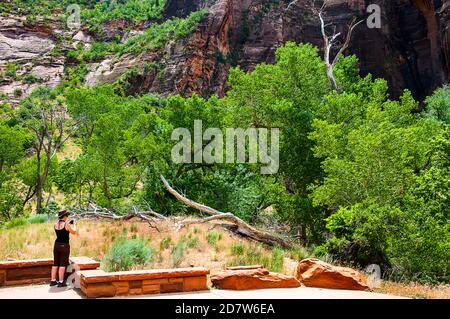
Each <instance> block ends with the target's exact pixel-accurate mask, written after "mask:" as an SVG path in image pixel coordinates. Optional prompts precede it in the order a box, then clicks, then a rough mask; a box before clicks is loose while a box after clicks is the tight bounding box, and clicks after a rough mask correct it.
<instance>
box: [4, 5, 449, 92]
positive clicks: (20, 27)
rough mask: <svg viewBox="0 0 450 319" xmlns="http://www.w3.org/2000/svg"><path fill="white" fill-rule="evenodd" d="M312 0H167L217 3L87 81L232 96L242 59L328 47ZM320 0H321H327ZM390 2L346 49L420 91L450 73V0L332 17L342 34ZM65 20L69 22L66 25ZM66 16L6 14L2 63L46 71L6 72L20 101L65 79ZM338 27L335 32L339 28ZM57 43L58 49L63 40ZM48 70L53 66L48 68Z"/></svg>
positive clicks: (393, 82)
mask: <svg viewBox="0 0 450 319" xmlns="http://www.w3.org/2000/svg"><path fill="white" fill-rule="evenodd" d="M309 2H310V1H308V0H296V1H295V0H294V1H293V0H167V2H166V7H165V10H164V17H165V18H166V19H168V18H172V17H186V16H187V15H189V14H190V13H191V12H194V11H197V10H200V9H204V8H205V9H207V11H208V14H207V15H206V16H205V17H204V18H203V20H202V21H201V22H200V24H199V25H198V27H197V29H196V31H195V32H194V33H193V34H191V35H190V36H188V37H187V38H185V39H179V40H176V41H169V43H167V44H166V46H165V47H163V48H160V49H152V50H149V51H146V52H144V53H143V54H140V55H139V56H130V55H124V56H121V57H117V56H110V57H107V58H105V60H104V61H96V63H92V64H91V65H89V73H88V75H87V76H86V84H87V85H95V84H96V83H112V82H114V81H116V80H117V79H118V78H119V77H122V76H124V75H126V73H127V72H128V71H129V70H131V69H132V68H137V70H133V72H132V74H133V76H131V77H130V78H129V79H126V81H125V82H126V83H127V86H126V88H125V89H126V93H127V94H135V93H145V92H149V93H157V94H161V95H163V96H167V95H169V94H178V93H179V94H182V95H185V96H189V95H191V94H193V93H198V94H200V95H202V96H205V97H207V96H210V95H212V94H217V95H219V96H221V95H224V94H225V92H226V90H227V89H228V87H227V79H228V72H229V69H230V68H231V67H234V66H237V65H239V66H240V67H241V68H242V69H244V70H247V71H248V70H252V69H253V68H254V67H255V65H256V64H258V63H261V62H268V63H273V62H274V61H275V51H276V49H277V48H278V47H279V46H281V45H282V44H283V43H285V42H286V41H295V42H298V43H302V42H309V43H312V44H314V45H315V46H317V47H319V48H321V47H322V41H323V40H322V36H321V33H320V28H319V23H318V18H317V17H316V16H315V15H314V14H313V12H312V11H311V8H310V7H308V3H309ZM319 2H320V1H319ZM370 4H377V5H379V7H380V8H381V28H379V29H377V28H373V29H370V28H369V27H368V26H367V24H366V23H362V24H361V25H359V26H358V28H357V29H356V30H355V32H354V35H353V38H352V41H351V45H350V47H349V50H348V52H346V54H347V55H348V54H356V55H357V56H358V58H359V59H360V64H359V67H360V70H361V74H362V75H366V74H367V73H371V74H373V75H374V77H381V78H385V79H386V80H387V81H388V82H389V86H390V89H391V93H392V97H393V98H396V97H398V96H400V95H401V93H402V91H403V89H405V88H406V89H409V90H410V91H411V92H412V93H413V95H414V96H415V97H416V98H418V99H423V98H424V97H425V96H426V95H429V94H431V93H432V91H433V90H434V89H435V88H436V87H438V86H440V85H442V84H443V83H446V82H449V81H450V0H392V1H386V0H329V6H328V7H327V9H326V20H327V23H331V24H333V25H335V26H336V32H341V34H342V35H341V39H340V40H342V37H343V36H344V35H345V34H346V32H347V25H348V23H349V22H350V21H351V19H352V18H353V17H357V18H358V19H365V18H367V16H368V13H367V12H366V8H367V7H368V6H369V5H370ZM149 23H150V22H148V23H141V24H139V25H135V24H133V23H132V22H130V21H128V22H127V21H125V20H123V19H117V20H114V21H110V22H108V23H107V24H105V25H104V27H105V32H104V34H103V35H99V37H100V38H95V35H94V34H89V32H87V31H86V30H83V31H80V32H78V33H76V34H70V35H69V36H68V38H70V41H68V42H69V44H70V48H71V49H73V46H74V45H76V44H77V43H84V44H85V47H86V48H89V46H90V45H91V44H92V43H93V42H96V41H110V40H111V39H113V38H116V37H119V38H120V39H121V40H122V41H126V39H128V38H129V37H130V36H131V35H133V34H136V33H141V32H143V30H144V29H145V28H146V27H147V26H148V25H149ZM60 27H61V26H60ZM57 28H58V23H57V22H56V21H55V23H53V24H52V23H50V24H47V25H39V24H37V25H28V24H27V22H26V19H25V18H17V17H0V71H3V70H4V67H5V64H6V62H13V63H17V64H18V65H19V66H20V68H19V70H18V73H19V74H20V73H23V74H28V73H30V72H31V70H33V74H35V75H39V76H37V77H38V80H39V81H38V83H34V82H33V83H29V82H27V83H24V82H23V81H19V80H17V79H15V78H8V77H5V76H3V78H0V92H2V93H6V94H7V95H8V96H9V97H10V98H11V99H13V100H14V99H16V100H18V99H19V98H20V97H21V95H22V94H19V93H21V92H22V93H24V94H23V95H25V94H27V93H29V92H30V91H31V90H32V89H33V88H34V87H36V86H37V85H38V84H44V85H50V86H55V85H57V84H58V83H59V82H60V79H61V75H62V73H63V69H64V66H65V65H70V64H71V61H66V60H65V58H64V56H63V55H62V54H60V53H55V52H54V51H58V50H54V49H61V48H60V47H58V36H59V35H61V33H64V32H63V31H59V30H57ZM331 29H332V28H331V27H330V30H329V32H331ZM55 46H56V48H55ZM44 68H45V69H46V70H45V72H43V70H44Z"/></svg>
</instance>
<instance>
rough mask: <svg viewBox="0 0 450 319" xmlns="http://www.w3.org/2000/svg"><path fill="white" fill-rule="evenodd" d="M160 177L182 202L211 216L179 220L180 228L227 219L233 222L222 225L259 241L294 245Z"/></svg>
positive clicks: (269, 243) (281, 245) (178, 225)
mask: <svg viewBox="0 0 450 319" xmlns="http://www.w3.org/2000/svg"><path fill="white" fill-rule="evenodd" d="M160 178H161V181H162V182H163V184H164V187H165V188H166V189H167V191H168V192H169V193H171V194H172V195H173V196H174V197H175V198H176V199H178V200H179V201H180V202H182V203H183V204H185V205H186V206H189V207H191V208H194V209H197V210H199V211H201V212H203V213H206V214H208V215H210V216H209V217H206V218H203V219H197V220H189V221H183V222H178V224H177V227H178V228H182V227H185V226H187V225H192V224H202V223H207V222H211V221H216V220H225V221H227V222H229V223H231V224H223V225H221V226H222V227H225V228H226V229H228V230H230V231H232V232H234V233H236V234H238V235H241V236H245V237H249V238H251V239H253V240H256V241H258V242H262V243H264V244H268V245H271V246H280V247H283V248H290V247H292V244H291V243H289V242H288V241H286V240H284V239H283V238H280V237H278V236H275V235H272V234H270V233H268V232H266V231H263V230H260V229H257V228H255V227H253V226H251V225H249V224H247V223H246V222H245V221H243V220H242V219H241V218H239V217H237V216H236V215H234V214H232V213H223V212H220V211H218V210H216V209H214V208H211V207H209V206H206V205H203V204H199V203H196V202H194V201H192V200H190V199H189V198H186V197H185V196H183V195H181V194H180V193H178V192H177V191H176V190H175V189H174V188H173V187H172V186H170V184H169V183H168V182H167V180H166V179H165V178H164V176H162V175H161V177H160Z"/></svg>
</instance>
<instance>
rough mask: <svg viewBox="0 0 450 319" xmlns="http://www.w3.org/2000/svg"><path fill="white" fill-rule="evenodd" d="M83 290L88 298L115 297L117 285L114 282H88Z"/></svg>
mask: <svg viewBox="0 0 450 319" xmlns="http://www.w3.org/2000/svg"><path fill="white" fill-rule="evenodd" d="M82 291H83V289H82ZM83 292H84V293H85V294H86V296H87V297H88V298H99V297H114V296H115V295H116V287H114V285H113V284H112V283H100V284H88V285H87V286H85V288H84V291H83Z"/></svg>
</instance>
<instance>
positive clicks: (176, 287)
mask: <svg viewBox="0 0 450 319" xmlns="http://www.w3.org/2000/svg"><path fill="white" fill-rule="evenodd" d="M160 289H161V292H162V293H170V292H182V291H183V284H182V283H178V284H161V286H160Z"/></svg>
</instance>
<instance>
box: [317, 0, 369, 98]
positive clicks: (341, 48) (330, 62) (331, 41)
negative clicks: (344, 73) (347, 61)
mask: <svg viewBox="0 0 450 319" xmlns="http://www.w3.org/2000/svg"><path fill="white" fill-rule="evenodd" d="M328 4H329V0H325V1H323V4H322V6H321V7H320V9H318V8H317V7H316V5H315V1H312V4H311V9H312V11H313V12H314V14H316V15H317V16H318V17H319V20H320V32H321V33H322V37H323V50H324V61H325V65H326V68H327V77H328V80H329V81H330V84H331V86H332V88H333V89H334V90H335V91H336V92H337V93H340V92H341V88H340V87H339V85H338V84H337V81H336V78H335V77H334V68H335V66H336V64H337V63H338V61H339V59H340V58H341V56H342V55H343V54H344V52H345V50H347V49H348V47H349V45H350V41H351V39H352V34H353V31H354V30H355V28H356V27H357V26H358V25H360V24H361V23H362V22H364V20H360V21H357V19H356V17H353V19H352V21H351V22H350V24H349V26H348V31H347V35H346V36H345V37H344V41H343V42H339V41H338V39H339V37H340V36H341V33H340V32H338V33H336V26H333V33H332V34H331V35H328V34H327V28H328V27H329V26H330V25H332V24H331V23H326V22H325V16H326V12H325V10H326V8H327V6H328ZM336 50H337V53H336V55H335V56H334V58H333V57H332V52H333V51H336Z"/></svg>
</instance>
